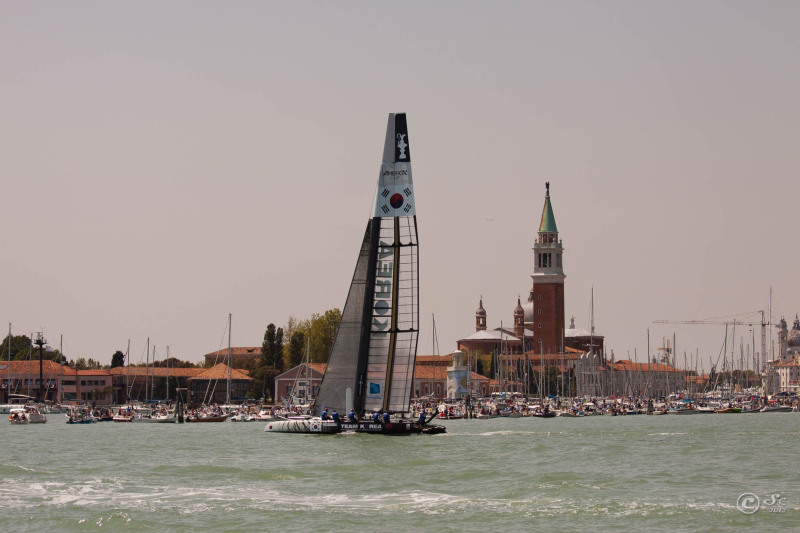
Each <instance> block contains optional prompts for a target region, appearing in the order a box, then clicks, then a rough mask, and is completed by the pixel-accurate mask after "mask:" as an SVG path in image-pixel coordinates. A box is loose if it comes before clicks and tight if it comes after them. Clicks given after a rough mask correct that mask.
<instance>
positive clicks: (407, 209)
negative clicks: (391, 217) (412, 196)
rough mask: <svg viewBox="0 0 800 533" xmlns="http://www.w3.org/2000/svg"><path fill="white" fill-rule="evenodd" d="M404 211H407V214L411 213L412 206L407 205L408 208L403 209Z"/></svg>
mask: <svg viewBox="0 0 800 533" xmlns="http://www.w3.org/2000/svg"><path fill="white" fill-rule="evenodd" d="M403 211H405V212H406V213H408V212H409V211H411V204H406V206H405V207H404V208H403Z"/></svg>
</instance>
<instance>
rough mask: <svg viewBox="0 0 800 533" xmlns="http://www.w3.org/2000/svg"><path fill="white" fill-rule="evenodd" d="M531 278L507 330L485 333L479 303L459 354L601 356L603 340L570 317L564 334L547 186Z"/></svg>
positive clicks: (558, 253) (558, 256)
mask: <svg viewBox="0 0 800 533" xmlns="http://www.w3.org/2000/svg"><path fill="white" fill-rule="evenodd" d="M533 256H534V262H533V273H532V274H531V281H532V284H531V289H530V291H529V293H528V300H527V302H525V303H522V302H521V300H520V299H519V298H517V305H516V307H514V309H513V312H512V320H511V321H510V324H512V326H510V327H498V328H494V329H488V328H487V318H488V316H487V312H486V309H485V308H484V307H483V298H481V299H480V301H479V303H478V309H477V310H476V311H475V332H474V333H473V334H471V335H469V336H468V337H464V338H462V339H459V340H458V342H457V347H458V350H460V351H462V352H464V353H467V354H491V353H499V354H507V355H514V354H522V353H526V352H536V353H539V354H551V353H561V352H564V351H565V350H566V349H567V348H574V349H576V350H580V351H583V352H593V353H601V354H602V353H603V349H604V348H603V336H602V335H597V334H596V333H595V332H594V328H593V327H592V331H586V330H581V329H577V328H576V327H575V318H574V317H573V318H572V320H571V323H570V326H569V328H565V318H564V317H565V315H564V285H565V284H564V281H565V279H566V277H567V276H566V274H565V273H564V246H563V242H562V240H561V239H560V238H559V233H558V227H557V225H556V219H555V215H554V213H553V206H552V202H551V200H550V183H549V182H548V183H546V193H545V199H544V206H543V208H542V216H541V219H540V221H539V229H538V233H537V237H536V242H535V243H534V245H533Z"/></svg>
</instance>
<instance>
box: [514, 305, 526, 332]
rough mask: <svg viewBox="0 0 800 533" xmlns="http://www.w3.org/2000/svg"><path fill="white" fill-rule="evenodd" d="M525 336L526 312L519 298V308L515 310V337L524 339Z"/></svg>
mask: <svg viewBox="0 0 800 533" xmlns="http://www.w3.org/2000/svg"><path fill="white" fill-rule="evenodd" d="M524 334H525V310H524V309H522V303H521V302H520V301H519V298H517V307H515V308H514V336H515V337H522V336H523V335H524Z"/></svg>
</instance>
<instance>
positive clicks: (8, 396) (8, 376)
mask: <svg viewBox="0 0 800 533" xmlns="http://www.w3.org/2000/svg"><path fill="white" fill-rule="evenodd" d="M6 383H7V385H6V402H8V403H11V322H9V323H8V370H7V373H6Z"/></svg>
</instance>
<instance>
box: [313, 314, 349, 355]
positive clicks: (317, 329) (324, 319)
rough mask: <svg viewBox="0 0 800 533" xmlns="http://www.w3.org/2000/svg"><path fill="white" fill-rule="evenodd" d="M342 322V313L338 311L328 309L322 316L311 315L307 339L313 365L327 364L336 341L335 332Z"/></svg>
mask: <svg viewBox="0 0 800 533" xmlns="http://www.w3.org/2000/svg"><path fill="white" fill-rule="evenodd" d="M341 322H342V312H341V311H339V309H337V308H334V309H329V310H327V311H325V313H324V314H323V315H318V314H313V315H311V320H310V323H309V328H308V337H309V339H310V344H311V361H312V362H314V363H327V362H328V357H329V356H330V354H331V349H332V348H333V341H334V340H335V339H336V332H337V331H338V329H339V324H340V323H341Z"/></svg>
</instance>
